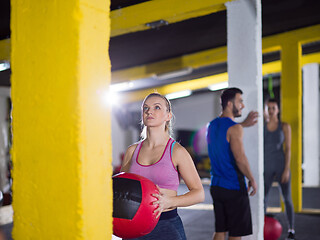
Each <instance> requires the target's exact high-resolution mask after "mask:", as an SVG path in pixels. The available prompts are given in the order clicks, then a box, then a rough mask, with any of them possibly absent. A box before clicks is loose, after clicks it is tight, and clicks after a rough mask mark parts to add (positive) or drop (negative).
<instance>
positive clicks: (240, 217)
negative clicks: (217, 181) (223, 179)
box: [210, 186, 252, 237]
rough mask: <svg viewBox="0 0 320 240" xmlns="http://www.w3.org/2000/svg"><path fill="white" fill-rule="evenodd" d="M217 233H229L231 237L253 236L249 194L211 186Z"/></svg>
mask: <svg viewBox="0 0 320 240" xmlns="http://www.w3.org/2000/svg"><path fill="white" fill-rule="evenodd" d="M210 193H211V196H212V199H213V206H214V214H215V220H216V221H215V226H216V232H229V236H231V237H240V236H246V235H250V234H252V220H251V210H250V203H249V197H248V193H247V192H246V191H237V190H229V189H225V188H221V187H217V186H211V188H210Z"/></svg>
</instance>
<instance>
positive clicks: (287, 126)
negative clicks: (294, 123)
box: [281, 122, 290, 130]
mask: <svg viewBox="0 0 320 240" xmlns="http://www.w3.org/2000/svg"><path fill="white" fill-rule="evenodd" d="M281 126H282V129H283V130H286V129H289V128H290V124H289V123H287V122H281Z"/></svg>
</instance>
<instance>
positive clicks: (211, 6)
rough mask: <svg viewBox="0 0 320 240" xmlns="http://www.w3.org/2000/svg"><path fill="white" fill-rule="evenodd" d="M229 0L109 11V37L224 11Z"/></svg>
mask: <svg viewBox="0 0 320 240" xmlns="http://www.w3.org/2000/svg"><path fill="white" fill-rule="evenodd" d="M230 1H231V0H201V1H199V0H157V1H147V2H144V3H140V4H136V5H132V6H129V7H125V8H121V9H118V10H113V11H111V15H110V17H111V37H115V36H119V35H122V34H127V33H131V32H137V31H143V30H147V29H150V27H148V26H147V25H146V24H147V23H151V22H156V21H159V20H165V21H167V22H168V23H169V24H170V23H175V22H180V21H183V20H186V19H190V18H195V17H200V16H205V15H208V14H211V13H214V12H218V11H223V10H225V9H226V7H225V5H224V4H225V3H226V2H230Z"/></svg>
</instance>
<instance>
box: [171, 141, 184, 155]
mask: <svg viewBox="0 0 320 240" xmlns="http://www.w3.org/2000/svg"><path fill="white" fill-rule="evenodd" d="M172 150H173V152H172V154H173V155H176V156H181V155H183V154H188V151H187V149H185V147H183V146H182V145H181V144H180V143H179V142H177V141H176V143H175V144H174V146H173V149H172Z"/></svg>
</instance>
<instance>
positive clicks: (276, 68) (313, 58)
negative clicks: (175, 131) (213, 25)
mask: <svg viewBox="0 0 320 240" xmlns="http://www.w3.org/2000/svg"><path fill="white" fill-rule="evenodd" d="M309 63H319V64H320V53H312V54H307V55H303V56H302V65H305V64H309ZM281 66H282V65H281V61H280V60H278V61H273V62H269V63H264V64H263V65H262V75H266V74H271V73H278V72H281V71H282V69H281ZM227 81H228V73H220V74H216V75H212V76H208V77H203V78H198V79H193V80H188V81H183V82H178V83H173V84H168V85H164V86H161V87H155V88H149V89H144V90H138V91H134V92H126V93H121V94H120V98H121V102H122V103H128V102H136V101H141V100H143V99H144V97H145V96H147V95H148V94H149V93H151V92H154V91H155V90H156V91H157V92H159V93H161V94H163V95H166V94H169V93H173V92H179V91H183V90H187V89H188V90H199V89H202V88H207V87H208V86H210V85H213V84H217V83H222V82H227Z"/></svg>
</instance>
